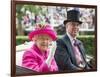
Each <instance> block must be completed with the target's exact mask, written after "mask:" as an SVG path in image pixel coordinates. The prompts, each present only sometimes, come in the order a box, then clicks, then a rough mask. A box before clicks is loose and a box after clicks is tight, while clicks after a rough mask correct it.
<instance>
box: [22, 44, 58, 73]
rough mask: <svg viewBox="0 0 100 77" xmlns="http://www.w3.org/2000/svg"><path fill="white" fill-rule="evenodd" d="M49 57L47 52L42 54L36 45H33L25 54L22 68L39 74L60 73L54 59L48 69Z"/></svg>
mask: <svg viewBox="0 0 100 77" xmlns="http://www.w3.org/2000/svg"><path fill="white" fill-rule="evenodd" d="M47 56H48V53H47V51H46V52H43V53H42V52H41V51H40V50H39V48H38V47H37V46H36V45H33V46H32V47H31V48H30V49H27V50H26V52H25V53H24V55H23V59H22V66H23V67H25V68H29V69H32V70H34V71H37V72H51V71H58V67H57V64H56V62H55V59H54V58H53V59H52V62H51V65H50V67H48V65H47V64H46V63H45V60H46V59H47Z"/></svg>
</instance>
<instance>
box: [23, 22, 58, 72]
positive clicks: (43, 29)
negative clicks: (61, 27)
mask: <svg viewBox="0 0 100 77" xmlns="http://www.w3.org/2000/svg"><path fill="white" fill-rule="evenodd" d="M29 39H30V40H31V41H33V42H34V44H33V45H32V47H30V48H29V49H27V50H26V51H25V53H24V55H23V58H22V66H23V67H26V68H29V69H32V70H34V71H37V72H51V71H57V70H58V67H57V65H56V62H55V59H54V54H55V50H56V42H55V40H56V39H57V35H56V32H55V31H54V30H53V28H52V27H51V26H50V25H48V24H46V25H41V24H37V25H36V28H35V30H33V31H32V32H30V33H29ZM52 44H53V45H52ZM50 45H52V46H51V47H50Z"/></svg>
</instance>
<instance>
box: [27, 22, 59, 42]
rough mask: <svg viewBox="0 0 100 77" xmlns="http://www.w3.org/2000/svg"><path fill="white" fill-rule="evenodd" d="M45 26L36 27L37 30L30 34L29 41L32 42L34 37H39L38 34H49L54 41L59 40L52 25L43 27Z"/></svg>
mask: <svg viewBox="0 0 100 77" xmlns="http://www.w3.org/2000/svg"><path fill="white" fill-rule="evenodd" d="M41 26H43V25H41V24H38V25H36V28H35V30H33V31H32V32H30V33H29V35H28V36H29V39H30V40H32V38H33V37H34V35H38V34H47V35H49V36H50V37H51V38H52V39H53V40H56V39H57V34H56V32H55V31H54V29H53V28H52V26H51V25H48V24H47V25H44V26H45V27H41Z"/></svg>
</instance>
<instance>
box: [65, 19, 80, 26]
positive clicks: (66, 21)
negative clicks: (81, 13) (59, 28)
mask: <svg viewBox="0 0 100 77" xmlns="http://www.w3.org/2000/svg"><path fill="white" fill-rule="evenodd" d="M68 22H78V23H79V24H82V21H74V20H73V21H72V20H64V22H63V24H64V25H66V23H68Z"/></svg>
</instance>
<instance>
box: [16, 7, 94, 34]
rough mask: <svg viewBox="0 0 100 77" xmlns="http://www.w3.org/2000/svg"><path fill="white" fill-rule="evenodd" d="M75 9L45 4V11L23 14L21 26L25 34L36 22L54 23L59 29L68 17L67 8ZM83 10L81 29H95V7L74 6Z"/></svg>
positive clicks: (43, 9)
mask: <svg viewBox="0 0 100 77" xmlns="http://www.w3.org/2000/svg"><path fill="white" fill-rule="evenodd" d="M69 9H73V8H72V7H56V6H48V7H47V6H43V7H42V11H45V13H38V14H35V13H34V12H30V10H27V11H26V12H25V15H24V16H22V20H21V26H22V29H23V30H24V34H25V35H27V33H28V32H30V31H31V30H33V29H34V24H36V23H48V24H51V25H53V27H54V28H55V29H56V30H57V29H59V27H61V28H60V30H61V29H62V28H63V26H64V25H63V21H64V20H65V19H67V10H69ZM74 9H77V10H79V11H80V12H81V19H80V20H82V22H83V24H82V25H81V26H80V27H81V28H80V30H81V31H94V27H95V22H94V20H95V9H92V8H74ZM16 25H17V26H19V25H18V18H16Z"/></svg>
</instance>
